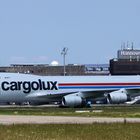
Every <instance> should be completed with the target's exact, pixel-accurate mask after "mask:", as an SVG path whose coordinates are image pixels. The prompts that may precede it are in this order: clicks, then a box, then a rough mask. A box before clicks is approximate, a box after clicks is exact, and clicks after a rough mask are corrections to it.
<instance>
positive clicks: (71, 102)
mask: <svg viewBox="0 0 140 140" xmlns="http://www.w3.org/2000/svg"><path fill="white" fill-rule="evenodd" d="M82 104H83V99H82V98H81V97H80V96H78V95H76V94H70V95H66V96H64V97H63V99H62V105H63V106H68V107H78V106H82Z"/></svg>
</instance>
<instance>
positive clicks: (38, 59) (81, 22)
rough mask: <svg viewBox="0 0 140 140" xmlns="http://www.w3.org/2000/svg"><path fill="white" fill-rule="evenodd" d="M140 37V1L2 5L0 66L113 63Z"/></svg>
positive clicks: (6, 1) (139, 43) (2, 0)
mask: <svg viewBox="0 0 140 140" xmlns="http://www.w3.org/2000/svg"><path fill="white" fill-rule="evenodd" d="M139 37H140V0H0V51H1V55H0V65H9V64H11V63H12V64H13V63H43V64H44V63H46V64H50V63H51V61H53V60H57V61H59V63H60V64H62V60H63V59H62V56H61V50H62V49H63V47H67V48H69V50H68V54H67V57H66V63H67V64H72V63H76V64H96V63H100V64H101V63H109V59H111V58H114V57H116V51H117V50H118V49H120V48H121V43H122V42H127V41H129V43H130V44H131V42H134V47H135V48H137V49H140V38H139Z"/></svg>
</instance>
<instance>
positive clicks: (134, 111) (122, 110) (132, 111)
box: [0, 106, 140, 118]
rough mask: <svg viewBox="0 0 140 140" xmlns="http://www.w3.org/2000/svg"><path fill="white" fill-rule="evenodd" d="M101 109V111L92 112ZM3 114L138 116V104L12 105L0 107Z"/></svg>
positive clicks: (139, 109)
mask: <svg viewBox="0 0 140 140" xmlns="http://www.w3.org/2000/svg"><path fill="white" fill-rule="evenodd" d="M76 110H88V111H89V112H86V113H76V112H75V111H76ZM94 110H102V112H93V111H94ZM0 114H3V115H43V116H84V117H95V116H96V117H123V118H124V117H131V118H140V106H124V107H120V106H115V107H108V106H106V107H103V106H102V107H100V106H99V107H93V108H82V109H81V108H47V107H40V108H39V107H22V108H20V107H12V108H0Z"/></svg>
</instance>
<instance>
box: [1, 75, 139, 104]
mask: <svg viewBox="0 0 140 140" xmlns="http://www.w3.org/2000/svg"><path fill="white" fill-rule="evenodd" d="M104 96H106V98H107V101H108V102H109V103H112V104H118V103H125V102H127V101H128V100H129V99H131V100H132V99H133V98H134V97H137V96H140V76H36V75H28V74H19V73H0V101H2V102H18V103H19V102H30V103H37V104H45V103H48V102H61V103H62V105H63V106H68V107H76V106H82V105H86V103H87V100H88V99H90V98H94V99H95V98H98V97H104Z"/></svg>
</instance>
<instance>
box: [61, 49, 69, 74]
mask: <svg viewBox="0 0 140 140" xmlns="http://www.w3.org/2000/svg"><path fill="white" fill-rule="evenodd" d="M67 51H68V48H66V47H64V48H63V50H62V52H61V55H63V65H64V76H65V75H66V64H65V62H66V60H65V59H66V55H67Z"/></svg>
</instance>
